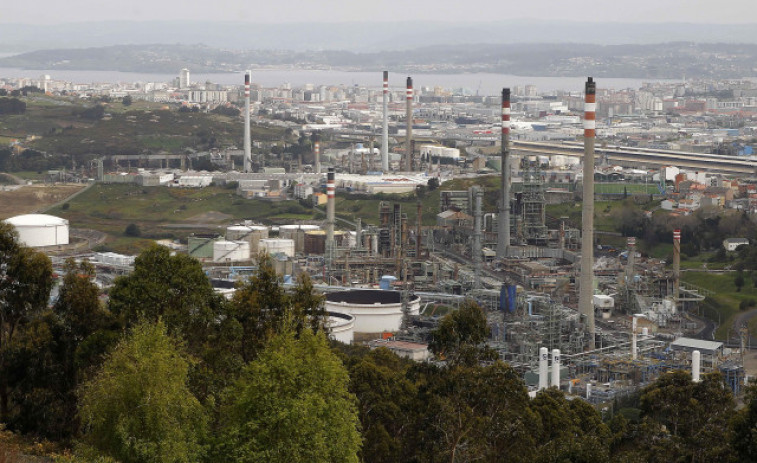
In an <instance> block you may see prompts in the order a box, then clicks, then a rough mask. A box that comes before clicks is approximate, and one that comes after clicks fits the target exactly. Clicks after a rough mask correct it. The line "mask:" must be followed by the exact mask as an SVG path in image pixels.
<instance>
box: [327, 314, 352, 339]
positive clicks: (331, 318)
mask: <svg viewBox="0 0 757 463" xmlns="http://www.w3.org/2000/svg"><path fill="white" fill-rule="evenodd" d="M326 329H328V331H329V336H330V337H331V339H333V340H335V341H339V342H343V343H345V344H352V341H353V339H354V338H355V317H353V316H352V315H347V314H344V313H338V312H329V314H328V318H327V319H326Z"/></svg>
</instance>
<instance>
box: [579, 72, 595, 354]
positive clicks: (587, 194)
mask: <svg viewBox="0 0 757 463" xmlns="http://www.w3.org/2000/svg"><path fill="white" fill-rule="evenodd" d="M596 93H597V87H596V83H595V82H594V79H592V78H591V77H589V79H588V80H587V81H586V100H585V103H584V169H583V225H582V229H581V274H580V279H579V281H580V283H579V284H580V288H579V293H578V307H579V312H580V313H581V315H583V316H584V317H585V320H586V332H587V333H588V334H589V346H588V348H589V349H593V348H594V343H595V340H594V332H595V329H594V138H595V136H596V128H597V125H596V111H597V99H596Z"/></svg>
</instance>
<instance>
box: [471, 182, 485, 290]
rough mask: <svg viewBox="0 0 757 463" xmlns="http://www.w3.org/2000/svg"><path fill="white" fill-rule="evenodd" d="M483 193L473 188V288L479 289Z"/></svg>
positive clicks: (479, 189)
mask: <svg viewBox="0 0 757 463" xmlns="http://www.w3.org/2000/svg"><path fill="white" fill-rule="evenodd" d="M483 196H484V192H483V190H482V189H481V188H480V187H477V186H474V187H473V198H474V204H475V207H474V211H473V249H471V251H472V253H473V256H472V257H473V280H474V281H473V287H474V288H475V289H479V288H481V217H482V213H481V199H482V198H483Z"/></svg>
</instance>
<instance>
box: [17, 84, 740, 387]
mask: <svg viewBox="0 0 757 463" xmlns="http://www.w3.org/2000/svg"><path fill="white" fill-rule="evenodd" d="M253 77H254V76H253V73H251V72H250V71H247V72H245V74H244V87H243V95H244V101H243V108H244V110H243V117H242V119H243V124H244V141H243V143H244V144H243V149H242V150H238V151H240V152H239V153H236V152H234V153H229V152H227V153H225V154H223V153H220V154H219V155H218V156H219V157H218V161H219V162H220V163H222V164H224V165H225V167H227V171H225V172H218V173H212V174H211V173H194V172H188V171H187V172H180V173H173V174H171V173H168V171H167V170H166V169H163V170H164V172H154V171H144V172H141V173H139V174H137V175H134V174H133V173H129V174H128V175H123V174H119V173H111V174H108V173H106V172H104V170H103V162H104V161H103V160H100V161H99V165H98V173H97V176H98V179H97V180H98V181H103V182H126V181H132V182H142V183H141V184H143V185H170V186H176V187H202V186H203V185H207V184H210V183H211V182H212V183H215V184H224V183H229V184H230V183H231V182H236V184H237V185H238V186H237V189H238V190H240V194H242V196H244V197H248V198H256V197H258V198H267V197H269V196H271V192H272V191H277V190H282V189H285V188H286V189H289V190H291V191H293V192H294V194H295V196H296V197H298V198H299V199H303V200H312V201H313V204H314V205H315V207H316V208H319V211H321V212H322V213H323V216H322V220H310V221H306V222H296V221H293V222H292V223H287V224H267V223H264V220H262V219H263V218H250V220H247V221H243V222H239V223H236V222H235V223H229V224H228V226H226V228H225V230H223V232H222V233H213V234H196V235H192V236H190V237H189V239H188V241H187V242H186V243H184V244H183V247H181V250H182V251H184V252H187V253H188V254H189V255H192V256H194V257H196V258H198V259H200V260H201V261H202V262H203V265H204V266H205V267H206V270H207V273H208V275H209V276H210V277H211V279H212V281H213V283H214V286H216V287H217V289H218V290H219V292H223V293H224V294H226V295H230V294H232V293H233V288H234V282H235V281H236V280H238V279H240V278H244V277H245V276H247V275H249V274H251V273H254V272H255V271H256V268H257V267H256V265H257V264H256V262H257V258H258V256H259V253H261V252H262V253H267V254H270V255H271V256H272V259H273V264H274V266H275V268H276V270H277V272H278V273H279V274H280V275H281V276H282V278H283V279H284V281H285V283H288V284H291V283H292V282H293V281H296V277H297V275H299V274H301V273H307V274H308V275H309V276H310V277H311V279H312V280H313V281H314V283H315V285H316V288H317V290H318V291H321V292H323V293H325V308H326V310H327V312H328V313H329V322H328V324H329V327H330V329H331V332H332V337H333V338H334V339H337V340H339V341H342V342H346V343H366V344H368V345H383V346H386V347H389V348H393V349H395V351H397V352H398V353H401V354H402V355H407V356H409V357H411V358H414V359H426V358H427V357H428V352H427V350H426V345H427V343H428V342H429V340H430V333H431V331H432V330H433V328H434V327H435V326H436V325H437V323H438V321H439V316H438V314H439V313H446V312H447V311H449V310H455V309H456V308H457V307H459V306H460V305H461V304H463V303H465V302H466V301H475V302H476V303H478V304H479V305H480V306H482V307H483V308H484V309H485V310H486V313H487V318H488V322H489V326H490V330H491V334H490V338H489V340H488V341H487V344H488V345H489V346H490V347H491V348H493V349H495V350H496V352H498V354H499V356H500V358H501V359H503V360H505V361H507V362H509V363H510V364H511V365H512V366H513V367H514V368H516V369H517V370H518V371H519V372H520V373H521V374H522V375H523V377H524V378H525V380H526V383H527V385H528V386H529V387H530V388H531V390H532V392H533V391H536V390H538V389H542V388H545V387H550V386H556V387H558V388H561V389H563V390H565V391H567V392H570V393H572V394H576V395H580V396H581V397H584V398H585V399H587V400H589V401H592V402H603V401H608V400H612V399H614V398H616V397H620V396H622V395H625V394H630V393H632V392H633V391H635V390H637V389H638V388H639V387H641V386H643V385H645V384H648V383H649V382H651V381H653V380H654V379H655V378H656V377H657V376H658V375H659V374H660V373H662V372H664V371H668V370H672V369H687V370H691V371H692V375H693V376H694V378H695V380H698V378H699V375H700V374H702V373H706V372H709V371H721V372H723V374H724V377H725V378H726V381H727V383H728V384H729V385H730V387H731V388H732V389H733V390H734V392H736V393H739V392H741V389H742V387H743V384H744V383H745V380H746V375H745V373H744V367H743V355H744V352H745V350H746V347H747V346H746V335H743V336H742V338H741V342H740V343H736V344H728V345H726V344H725V343H721V342H715V341H712V340H711V333H712V329H711V327H710V326H708V323H707V322H706V321H705V320H704V319H702V318H700V317H699V315H700V308H699V305H700V303H701V302H702V301H703V300H704V298H705V297H706V296H707V294H706V291H704V290H701V289H698V288H694V287H691V286H689V285H685V284H683V283H681V281H680V277H681V273H680V254H681V234H680V232H678V231H676V232H675V234H674V236H673V243H674V244H673V265H672V271H671V270H669V269H668V268H667V267H666V266H665V263H664V262H660V261H659V260H656V259H651V258H642V257H641V255H640V254H638V252H637V250H636V247H635V237H632V236H631V237H628V238H627V247H626V249H624V250H622V253H620V254H622V255H620V254H617V253H616V254H612V255H608V254H606V253H604V252H603V250H601V249H597V246H596V239H595V236H594V232H595V227H594V216H595V211H594V197H595V195H596V192H595V183H594V180H595V176H596V172H597V167H596V165H597V164H599V163H607V162H610V161H612V159H613V156H615V159H616V160H619V159H622V156H624V155H626V156H630V155H631V154H634V152H633V151H631V150H627V151H626V150H624V149H621V148H618V147H614V148H613V147H611V146H610V147H608V146H605V145H604V144H602V143H601V140H600V141H599V146H598V145H595V143H597V141H595V138H596V136H597V132H598V126H597V122H596V121H597V111H598V107H597V97H596V96H597V87H596V82H594V80H593V79H592V78H588V80H587V81H586V83H585V89H584V92H583V101H582V103H583V108H582V111H579V113H582V115H581V117H580V121H579V122H580V123H581V125H582V128H581V132H580V133H579V134H578V137H574V141H573V143H572V144H566V145H564V146H558V147H557V148H555V147H554V146H553V147H552V148H545V147H544V146H541V145H540V142H538V141H533V142H532V143H533V145H530V144H529V142H526V141H524V140H512V139H511V137H512V135H513V133H512V132H513V130H514V127H515V124H514V121H512V120H511V117H512V114H513V113H512V107H513V104H512V101H511V95H512V92H511V89H510V88H503V90H502V93H501V101H500V102H498V104H497V113H498V114H497V118H498V119H499V127H498V130H496V132H497V133H491V130H488V133H481V134H477V135H479V137H478V138H476V139H475V140H474V142H478V141H485V142H487V143H488V142H490V143H491V144H492V145H497V144H498V145H499V147H498V148H499V153H498V155H493V156H489V158H488V161H491V163H490V164H493V165H495V167H497V166H496V165H497V164H498V169H493V170H490V171H489V172H491V173H494V175H495V176H496V178H497V182H496V184H497V187H496V188H494V189H491V188H489V190H488V191H487V189H485V188H484V187H482V186H480V185H474V186H472V187H470V188H466V189H459V190H453V189H447V188H441V191H440V199H439V208H438V210H434V211H431V212H430V211H428V210H424V208H423V205H422V203H421V202H420V201H418V204H417V206H415V207H411V210H408V203H407V202H404V203H400V202H397V201H392V200H391V199H386V200H383V201H381V202H380V204H379V206H378V210H377V211H375V214H376V216H377V217H378V220H377V221H369V220H367V218H365V219H364V218H357V219H354V221H353V220H348V219H346V218H344V217H342V216H341V214H340V213H339V212H340V211H339V210H338V205H337V202H338V196H339V195H340V194H344V195H349V194H365V195H375V194H379V193H388V194H392V193H400V194H401V193H413V192H415V191H416V190H417V189H418V188H419V187H426V186H427V185H429V182H430V181H432V182H436V183H437V184H442V185H443V184H444V182H445V181H446V180H448V179H449V178H450V177H451V176H450V175H447V174H445V173H444V172H445V169H446V168H447V166H449V165H455V163H456V162H457V160H458V159H459V158H460V145H459V144H458V145H452V146H446V145H442V144H441V143H439V140H435V139H432V137H429V136H427V135H426V134H425V132H424V131H423V129H416V127H417V124H415V118H416V116H417V114H419V112H418V111H417V110H416V108H415V107H414V104H415V103H416V101H417V95H416V93H415V92H414V87H413V79H412V77H407V79H406V80H405V86H404V87H405V88H404V96H405V98H404V100H405V101H404V105H403V104H401V103H399V102H397V101H393V102H392V104H391V105H390V102H389V99H390V98H389V96H390V93H391V92H390V89H389V73H388V72H384V73H383V86H382V87H381V91H380V93H379V95H380V97H377V100H376V104H377V107H379V106H380V114H379V117H376V118H375V119H376V121H375V122H376V123H375V124H374V123H373V122H374V121H373V120H371V122H370V123H368V126H369V129H368V130H367V131H365V132H361V131H354V132H350V131H340V132H336V133H335V132H333V130H332V129H333V127H334V124H331V123H330V122H328V121H326V122H324V123H318V124H303V125H301V126H300V127H299V130H300V135H301V136H302V137H305V138H306V139H308V140H310V142H311V146H312V153H306V155H305V156H306V157H307V158H309V159H312V163H306V162H305V161H304V159H303V157H305V156H303V154H302V153H300V154H299V157H298V159H296V160H295V161H293V162H292V163H291V164H290V165H287V166H266V165H264V164H265V162H264V161H263V159H262V157H261V156H260V155H259V154H256V153H253V150H252V146H253V143H254V142H255V140H254V139H253V137H252V135H251V123H252V122H251V119H252V118H251V115H252V113H253V108H252V106H253V104H252V102H251V80H252V79H253ZM185 78H186V79H187V80H188V79H189V74H188V71H187V73H186V77H185ZM395 100H396V98H395ZM379 102H380V105H379V104H378V103H379ZM402 106H404V107H402ZM426 110H427V109H426ZM573 112H574V113H576V112H577V111H573ZM403 113H404V114H403ZM564 117H566V118H567V117H570V118H575V117H576V116H575V115H571V116H564ZM390 119H391V120H392V122H393V126H392V130H391V133H390V127H389V125H390V124H389V121H390ZM566 120H567V119H566ZM378 121H380V123H379V122H378ZM332 122H333V121H332ZM569 123H570V124H573V125H575V121H574V120H573V119H570V121H569ZM402 125H404V131H401V130H400V128H401V127H402ZM414 129H415V130H414ZM484 132H487V131H486V130H484ZM335 140H336V141H337V142H344V140H348V142H347V143H349V144H350V145H351V147H350V148H349V149H345V150H342V151H339V150H338V149H337V148H333V146H335V145H336V144H337V143H336V142H335ZM469 141H470V140H469ZM374 145H377V147H374ZM326 146H328V147H329V148H328V150H330V151H328V152H327V151H325V149H326ZM390 147H391V149H390ZM624 153H625V154H624ZM635 153H636V154H637V155H638V156H643V152H642V151H636V152H635ZM647 154H650V153H647ZM239 155H241V156H242V163H241V168H238V167H236V166H235V163H234V161H233V160H232V157H233V156H236V157H238V156H239ZM651 155H654V156H658V157H660V158H661V159H662V157H663V156H665V155H666V153H665V150H658V151H655V152H653V153H651ZM651 155H650V156H651ZM157 157H160V155H156V158H157ZM163 158H165V161H160V162H161V167H163V164H162V163H163V162H165V166H166V167H167V166H168V165H169V164H170V162H171V161H172V160H179V161H180V163H181V165H182V166H183V167H185V168H187V167H188V166H187V164H189V163H191V160H190V159H185V158H183V157H180V156H178V157H176V158H171V157H170V155H167V156H163ZM567 158H569V159H570V161H566V159H567ZM545 159H546V162H545ZM608 160H609V161H608ZM138 161H140V159H136V158H135V159H129V157H128V156H124V157H122V158H121V159H115V160H113V159H110V160H107V162H109V163H111V165H115V166H118V165H123V163H131V162H135V163H136V162H138ZM595 162H596V164H595ZM618 162H621V161H618ZM624 162H625V161H624ZM634 162H636V163H638V160H635V158H634V159H632V160H631V161H627V163H628V165H629V166H631V167H633V166H634ZM642 162H647V163H650V162H651V164H652V165H654V162H653V161H648V160H647V161H642ZM695 162H702V161H694V160H692V163H695ZM718 162H721V161H720V160H719V161H718ZM744 162H746V161H744ZM560 163H562V164H565V163H571V164H572V165H573V166H576V164H578V163H580V164H581V165H582V170H581V171H580V172H578V171H577V170H576V171H575V172H574V171H570V172H568V171H555V170H554V169H553V170H552V171H551V172H547V170H548V169H551V167H550V166H554V165H556V164H560ZM659 163H660V164H661V165H662V164H664V161H659ZM174 164H175V163H174ZM621 164H622V162H621ZM488 165H489V164H488ZM730 165H731V166H732V167H733V168H734V169H738V168H739V167H738V166H739V164H738V162H736V160H733V162H732V163H731V164H730ZM734 166H735V167H734ZM727 168H728V167H727V166H725V167H722V169H724V170H727ZM749 168H750V169H751V167H749ZM556 172H557V173H556ZM559 175H564V176H566V177H568V176H570V175H573V176H575V177H578V176H580V181H578V182H576V183H579V184H580V186H581V188H580V190H576V191H571V192H570V194H567V195H566V193H568V192H567V191H556V190H555V189H554V188H550V187H549V186H548V183H550V182H549V179H550V178H551V177H555V176H559ZM661 175H664V174H661ZM137 177H139V178H137ZM474 177H475V176H470V177H469V178H474ZM574 180H575V178H574ZM658 181H659V180H658ZM662 183H663V184H664V180H663V182H662ZM555 197H557V198H563V200H564V201H568V202H572V201H574V198H575V197H580V202H579V204H580V207H581V210H582V220H581V224H582V225H581V227H580V229H579V228H577V227H575V226H571V225H570V224H569V223H568V222H567V221H566V220H565V219H564V218H562V217H549V216H548V215H547V213H546V206H547V204H548V202H549V201H554V198H555ZM390 198H391V197H390ZM485 198H489V202H490V203H491V202H493V203H494V204H495V206H494V209H493V210H492V209H491V208H489V211H485V210H484V206H483V203H484V201H485ZM492 198H495V199H494V200H493V201H492ZM550 198H552V199H550ZM565 198H567V199H565ZM412 209H415V210H412ZM409 212H412V214H409ZM429 214H433V216H434V218H435V224H434V225H429V224H428V221H425V222H424V220H423V219H424V218H427V217H428V215H429ZM410 217H414V220H413V219H411V218H410ZM22 219H23V218H22ZM363 220H365V222H364V221H363ZM48 222H51V221H50V220H44V221H42V220H37V219H35V220H32V221H30V220H19V221H17V223H14V224H15V225H16V226H17V227H27V226H32V227H35V231H34V233H36V234H37V235H49V234H50V233H54V230H56V229H55V228H54V227H60V226H62V225H66V227H67V224H63V223H62V222H61V223H58V222H56V221H54V220H52V222H51V224H50V225H49V226H48ZM49 227H53V228H49ZM50 230H53V231H50ZM48 241H49V240H48ZM45 243H46V244H45V246H46V245H48V243H47V241H46V242H45ZM66 244H68V238H67V229H66V239H65V242H63V240H59V239H58V238H56V237H53V238H52V242H50V243H49V245H66ZM101 254H102V253H101ZM91 258H92V259H93V260H94V261H95V263H96V264H97V265H98V268H100V269H103V270H106V269H109V268H111V269H115V271H117V272H124V271H128V268H129V266H130V265H132V264H133V261H129V260H128V259H125V260H123V259H122V260H119V259H117V258H116V257H114V256H113V255H100V254H98V255H94V256H92V257H91ZM376 343H378V344H376ZM436 360H439V359H436Z"/></svg>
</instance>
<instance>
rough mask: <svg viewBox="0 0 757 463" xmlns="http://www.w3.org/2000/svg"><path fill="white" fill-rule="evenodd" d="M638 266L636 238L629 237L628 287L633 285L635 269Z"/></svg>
mask: <svg viewBox="0 0 757 463" xmlns="http://www.w3.org/2000/svg"><path fill="white" fill-rule="evenodd" d="M635 265H636V238H634V237H633V236H630V237H628V259H627V263H626V286H631V285H633V280H634V278H635V276H634V273H635V271H634V267H635Z"/></svg>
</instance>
